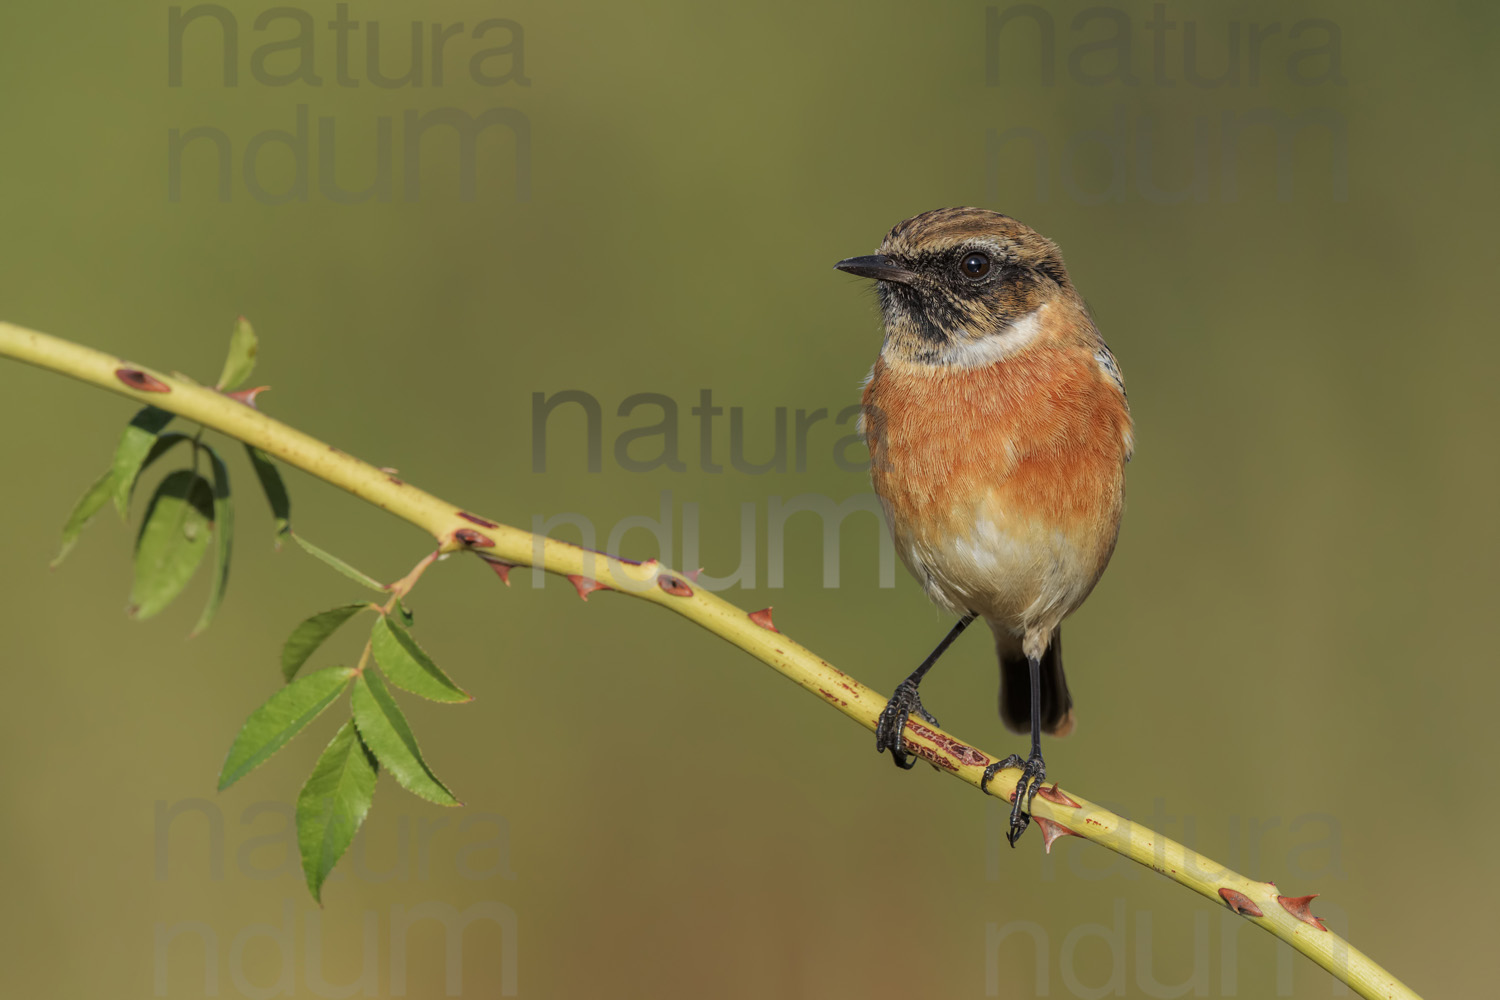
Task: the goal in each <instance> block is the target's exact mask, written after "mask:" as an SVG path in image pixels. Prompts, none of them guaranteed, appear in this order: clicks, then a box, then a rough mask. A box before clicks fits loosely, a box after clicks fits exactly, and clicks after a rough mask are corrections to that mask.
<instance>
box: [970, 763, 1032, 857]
mask: <svg viewBox="0 0 1500 1000" xmlns="http://www.w3.org/2000/svg"><path fill="white" fill-rule="evenodd" d="M1010 767H1019V768H1020V769H1021V778H1020V780H1019V781H1017V782H1016V790H1015V792H1014V794H1013V795H1012V797H1011V807H1010V830H1009V832H1007V833H1006V835H1005V839H1006V840H1008V841H1009V842H1010V846H1011V847H1015V846H1016V841H1017V840H1020V839H1021V834H1023V833H1025V832H1026V828H1027V827H1028V826H1030V825H1031V800H1032V799H1034V798H1035V797H1036V793H1037V792H1039V791H1041V788H1042V782H1043V781H1045V780H1046V778H1047V763H1046V761H1044V760H1042V755H1041V752H1040V751H1037V750H1033V751H1032V753H1031V756H1030V757H1028V758H1026V759H1025V760H1022V759H1021V758H1020V756H1019V755H1018V754H1011V755H1010V756H1009V757H1006V758H1005V759H1004V760H997V761H996V762H995V763H993V764H991V765H990V766H989V767H987V768H985V769H984V777H982V778H980V779H979V788H980V790H981V791H983V790H984V789H985V787H986V786H987V785H989V783H990V779H991V778H993V777H994V776H995V775H996V774H998V773H999V772H1001V771H1004V770H1005V769H1006V768H1010ZM1022 803H1025V805H1024V806H1023V805H1022Z"/></svg>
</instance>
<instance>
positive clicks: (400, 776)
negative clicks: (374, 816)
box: [350, 670, 461, 806]
mask: <svg viewBox="0 0 1500 1000" xmlns="http://www.w3.org/2000/svg"><path fill="white" fill-rule="evenodd" d="M350 702H351V703H352V704H353V706H354V724H355V725H356V726H358V727H359V738H360V739H362V740H364V742H365V746H367V747H369V748H370V750H371V752H373V753H374V754H375V759H376V760H378V761H380V764H381V766H382V767H384V768H385V769H386V770H388V771H390V772H391V774H392V775H394V776H395V778H396V780H397V781H398V782H400V783H401V787H402V788H404V789H406V790H407V791H408V792H411V793H412V794H414V795H420V796H421V797H422V798H424V799H427V800H428V801H430V802H436V803H437V804H438V805H440V806H456V805H460V804H461V803H460V802H459V801H458V800H457V799H455V798H454V797H453V793H452V792H450V791H448V789H447V787H445V786H444V785H443V783H442V782H441V781H439V780H438V779H437V775H435V774H433V773H432V770H431V769H430V768H428V766H427V762H426V761H424V760H423V759H422V752H421V751H420V750H418V749H417V738H416V737H415V736H413V735H412V731H411V726H409V725H407V723H406V716H404V715H402V714H401V707H400V706H399V705H397V704H396V699H394V698H392V697H391V692H390V689H389V688H387V687H386V686H385V682H384V681H382V680H381V679H380V675H379V674H377V673H375V672H374V671H372V670H366V671H365V672H364V673H362V674H360V675H359V677H358V678H356V679H355V681H354V694H353V695H352V696H351V698H350Z"/></svg>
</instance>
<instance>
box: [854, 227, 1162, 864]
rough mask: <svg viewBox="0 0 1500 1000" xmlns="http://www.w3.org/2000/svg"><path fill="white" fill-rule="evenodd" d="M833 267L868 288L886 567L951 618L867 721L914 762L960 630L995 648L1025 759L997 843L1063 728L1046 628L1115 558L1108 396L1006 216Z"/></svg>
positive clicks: (1116, 373)
mask: <svg viewBox="0 0 1500 1000" xmlns="http://www.w3.org/2000/svg"><path fill="white" fill-rule="evenodd" d="M835 266H836V267H837V268H838V269H839V270H840V271H845V272H848V273H849V274H855V275H860V276H862V277H866V278H873V279H875V282H876V288H877V289H878V290H879V296H880V306H881V311H882V313H883V316H884V321H885V341H884V343H883V344H882V345H881V348H880V356H879V358H877V359H876V361H875V366H874V367H873V368H872V369H871V371H870V377H869V380H868V381H867V382H866V384H865V390H864V405H863V424H864V434H865V438H866V441H867V443H868V444H869V447H870V454H871V458H872V466H871V477H872V479H873V480H874V486H875V492H876V494H877V495H879V497H880V502H881V504H882V506H883V507H884V509H885V514H886V520H887V521H888V523H889V524H890V529H891V533H892V535H893V536H894V538H895V543H896V551H897V552H898V553H899V554H900V556H901V560H902V562H904V563H905V564H906V567H907V569H909V570H910V571H911V573H912V575H913V576H915V577H916V578H917V580H918V581H920V582H921V584H922V586H923V588H924V589H925V590H926V591H927V595H928V597H930V598H931V599H932V600H933V601H934V602H936V603H937V604H938V605H939V606H940V607H942V608H945V609H946V610H948V611H950V612H952V613H953V614H955V615H957V616H959V617H958V623H957V624H956V625H954V626H953V629H952V630H951V631H950V632H949V633H948V635H947V637H946V638H945V639H944V640H943V641H942V642H941V643H940V644H939V645H938V647H937V648H936V649H935V650H933V652H932V655H930V656H929V657H928V658H927V659H926V660H925V661H924V662H923V663H922V665H921V666H919V667H917V669H916V670H915V671H914V672H913V673H912V674H911V676H910V677H908V678H907V679H906V680H904V681H902V682H901V684H900V685H899V686H898V687H897V688H896V691H895V693H894V695H892V697H891V700H890V703H889V704H888V705H887V706H886V708H885V710H884V712H882V714H881V716H880V721H879V725H878V726H877V728H876V734H875V747H876V749H877V750H878V751H885V750H890V751H891V756H892V757H893V758H894V759H895V762H896V763H897V765H899V766H900V767H903V768H910V767H911V766H912V764H914V763H915V758H914V757H911V756H909V755H908V754H907V753H906V749H905V739H904V735H903V732H904V729H905V726H906V721H907V718H908V716H909V715H910V714H911V713H913V712H915V713H916V714H917V715H919V716H921V717H922V718H924V719H926V720H928V721H929V722H932V723H933V724H936V723H937V720H936V719H934V718H933V717H932V715H930V714H929V713H928V712H927V710H926V709H925V708H924V707H923V705H922V700H921V698H920V697H919V696H918V694H917V686H918V685H919V684H920V683H921V681H922V678H923V676H924V675H925V674H926V673H927V671H928V670H930V669H931V668H932V665H933V664H934V663H935V662H936V661H937V659H938V657H939V656H941V655H942V653H943V651H944V650H945V649H947V648H948V646H949V644H951V643H952V642H953V641H954V640H955V639H956V638H958V636H959V634H960V633H961V632H963V630H964V629H965V628H966V627H967V626H968V625H969V623H970V622H972V621H973V620H974V619H975V618H983V619H984V620H985V621H986V622H987V623H988V624H989V626H990V629H991V630H992V631H993V632H994V635H995V644H996V647H997V650H998V652H999V657H1000V718H1001V719H1002V720H1003V721H1004V723H1005V725H1006V726H1007V728H1009V729H1011V730H1012V731H1015V732H1026V731H1028V730H1029V731H1030V733H1031V753H1030V755H1029V757H1027V758H1026V759H1025V760H1024V761H1023V760H1022V759H1021V758H1020V757H1019V756H1018V755H1015V754H1012V755H1011V756H1010V757H1008V758H1006V759H1005V760H1002V761H999V762H997V763H994V764H991V765H990V766H989V767H988V768H987V769H986V770H985V773H984V781H983V784H984V785H988V784H989V781H990V779H991V778H993V777H994V775H995V773H996V772H998V771H1000V770H1001V769H1003V768H1006V767H1020V768H1022V777H1021V781H1020V783H1019V784H1018V785H1017V787H1016V795H1015V799H1014V805H1013V806H1012V807H1011V822H1010V833H1009V840H1010V843H1011V846H1015V842H1016V838H1017V837H1019V836H1020V835H1021V834H1022V833H1023V832H1024V831H1025V829H1026V827H1027V825H1028V824H1029V822H1030V818H1029V813H1030V809H1031V798H1032V797H1033V796H1034V795H1035V794H1036V792H1037V791H1038V789H1040V788H1041V786H1042V779H1043V778H1045V777H1046V774H1047V769H1046V764H1045V762H1044V761H1043V759H1042V747H1041V734H1042V733H1043V732H1046V733H1049V734H1051V735H1054V736H1065V735H1067V733H1068V732H1069V731H1070V730H1071V729H1072V728H1073V711H1072V706H1073V701H1072V698H1071V697H1070V696H1069V694H1068V683H1067V680H1066V679H1065V678H1064V676H1063V665H1062V644H1061V639H1060V626H1061V623H1062V620H1063V619H1064V618H1066V617H1067V616H1068V615H1069V614H1071V613H1072V612H1073V611H1075V610H1076V609H1077V608H1078V606H1079V605H1081V604H1082V603H1083V601H1084V598H1086V597H1088V595H1089V592H1090V591H1091V590H1093V589H1094V584H1095V583H1097V582H1098V581H1099V577H1100V575H1101V574H1102V573H1103V572H1104V567H1105V566H1106V565H1107V564H1108V563H1109V558H1110V555H1111V554H1112V553H1113V552H1114V548H1115V539H1116V536H1117V535H1118V532H1119V527H1120V514H1121V511H1122V509H1123V506H1124V499H1125V492H1124V488H1125V463H1126V462H1127V461H1129V459H1130V454H1131V450H1132V448H1133V438H1132V429H1131V421H1130V409H1129V406H1128V405H1127V404H1126V400H1125V383H1124V379H1123V378H1122V377H1121V375H1120V368H1119V365H1117V364H1116V363H1115V359H1114V355H1112V354H1111V353H1110V351H1109V347H1108V346H1106V344H1105V343H1104V339H1103V338H1102V337H1101V336H1100V335H1099V331H1098V329H1097V328H1096V327H1095V326H1094V322H1093V320H1092V319H1091V318H1090V317H1089V312H1088V308H1087V307H1086V306H1085V305H1084V301H1083V298H1082V297H1081V296H1080V295H1079V294H1078V292H1077V291H1076V290H1075V289H1074V288H1073V283H1072V281H1070V280H1069V278H1068V272H1067V269H1066V268H1064V267H1063V260H1062V255H1061V254H1060V253H1059V252H1058V249H1057V246H1056V245H1055V244H1053V243H1052V241H1050V240H1048V239H1047V238H1046V237H1044V236H1042V235H1041V234H1040V233H1037V232H1036V231H1035V230H1033V229H1030V228H1029V227H1027V226H1025V225H1022V224H1021V223H1020V222H1017V221H1016V220H1015V219H1012V218H1010V217H1009V216H1006V215H1001V214H999V213H997V212H990V211H986V210H984V209H979V208H945V209H938V210H936V211H932V212H926V213H924V214H922V215H918V216H916V217H914V218H911V219H907V220H906V221H905V222H902V223H900V224H899V225H897V226H896V227H895V228H894V229H892V230H891V231H890V233H889V234H888V235H887V236H886V238H885V241H884V242H883V243H881V245H880V250H879V252H878V253H875V254H874V255H872V256H867V257H850V258H849V259H847V260H842V261H839V263H838V264H837V265H835Z"/></svg>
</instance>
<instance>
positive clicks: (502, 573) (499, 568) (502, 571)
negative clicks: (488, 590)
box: [479, 552, 515, 587]
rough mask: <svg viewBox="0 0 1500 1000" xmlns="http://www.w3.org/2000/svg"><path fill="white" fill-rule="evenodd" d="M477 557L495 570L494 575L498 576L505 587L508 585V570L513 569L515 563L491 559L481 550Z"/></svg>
mask: <svg viewBox="0 0 1500 1000" xmlns="http://www.w3.org/2000/svg"><path fill="white" fill-rule="evenodd" d="M479 558H481V559H483V560H484V561H485V562H487V563H489V566H490V569H492V570H494V571H495V575H496V576H498V577H500V579H501V580H502V581H504V583H505V585H506V586H507V587H509V586H510V571H511V570H513V569H515V563H508V562H501V561H500V560H499V559H492V558H490V557H489V556H487V555H485V554H484V553H482V552H481V553H480V554H479Z"/></svg>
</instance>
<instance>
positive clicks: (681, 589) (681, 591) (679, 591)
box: [653, 560, 693, 597]
mask: <svg viewBox="0 0 1500 1000" xmlns="http://www.w3.org/2000/svg"><path fill="white" fill-rule="evenodd" d="M654 561H655V560H653V562H654ZM656 585H657V586H658V587H660V588H661V589H662V590H665V591H666V592H667V593H669V594H671V595H672V596H673V597H692V596H693V588H692V587H689V586H688V585H687V584H686V583H684V582H683V581H681V580H679V579H678V578H677V577H675V576H665V575H663V576H659V577H657V578H656Z"/></svg>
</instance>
